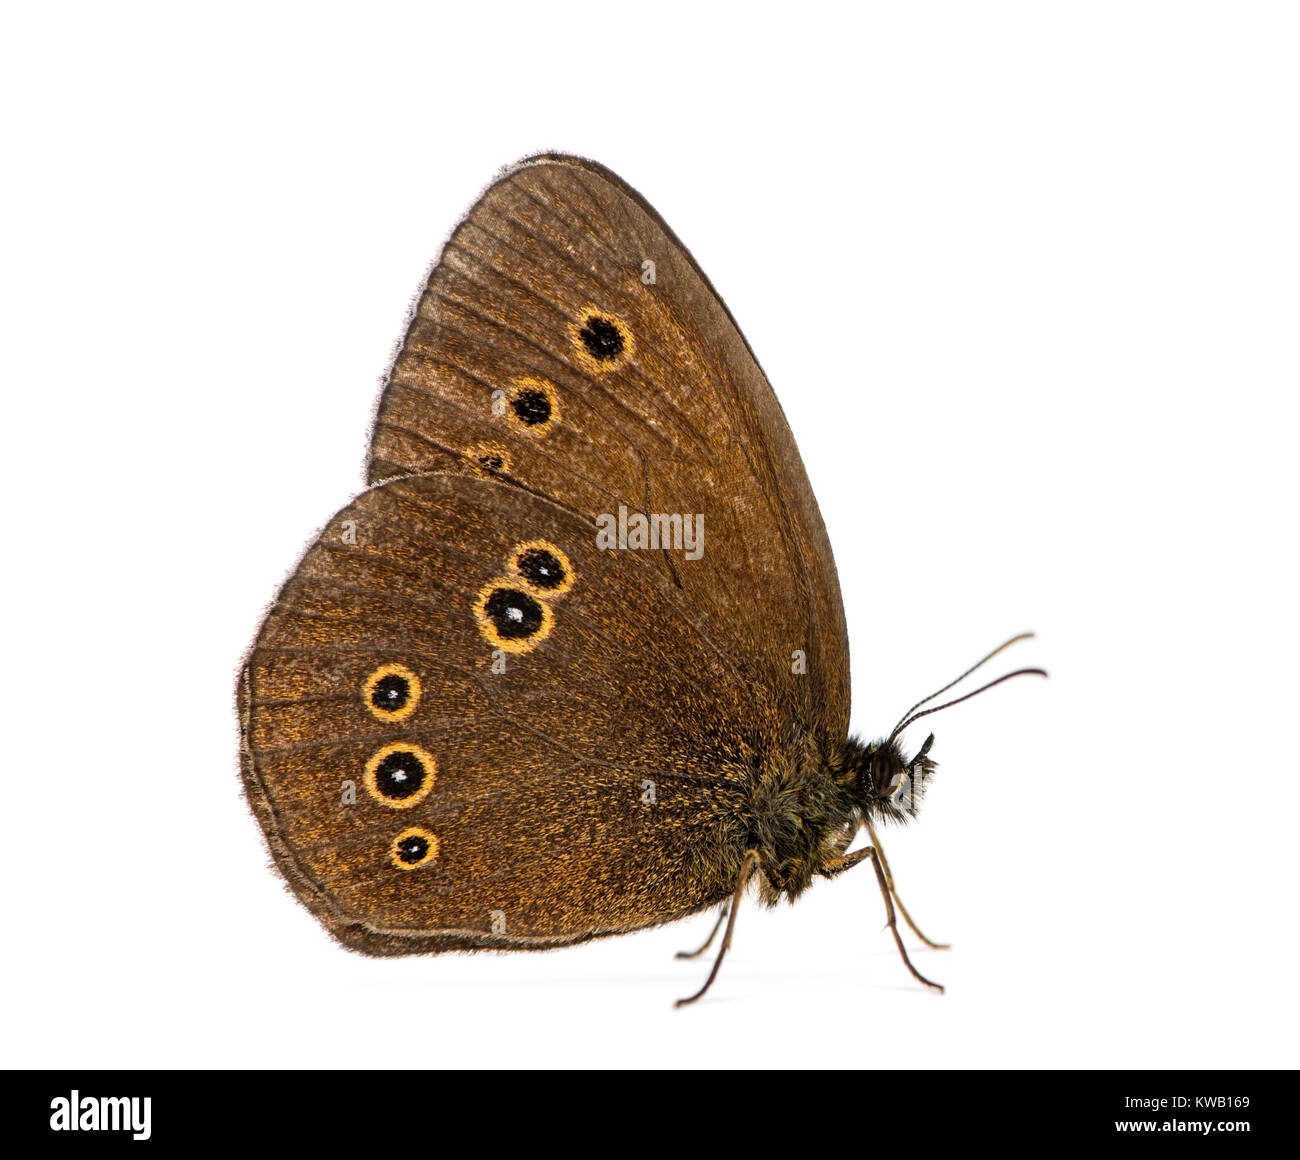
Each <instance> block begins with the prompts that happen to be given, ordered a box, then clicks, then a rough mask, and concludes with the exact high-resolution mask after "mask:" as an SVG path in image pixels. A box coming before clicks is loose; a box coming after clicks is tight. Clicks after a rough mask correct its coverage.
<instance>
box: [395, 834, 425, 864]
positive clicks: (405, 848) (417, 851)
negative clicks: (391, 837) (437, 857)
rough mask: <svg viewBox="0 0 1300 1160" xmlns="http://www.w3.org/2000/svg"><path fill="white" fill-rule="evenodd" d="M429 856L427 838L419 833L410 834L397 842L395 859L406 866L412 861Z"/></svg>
mask: <svg viewBox="0 0 1300 1160" xmlns="http://www.w3.org/2000/svg"><path fill="white" fill-rule="evenodd" d="M428 856H429V839H428V838H425V837H422V836H421V835H420V834H412V835H411V836H410V837H409V838H403V839H402V840H401V841H400V842H398V843H397V860H398V861H399V862H405V863H406V864H407V865H408V866H409V865H410V864H411V863H412V862H423V861H424V859H425V858H427V857H428Z"/></svg>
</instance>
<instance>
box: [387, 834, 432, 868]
mask: <svg viewBox="0 0 1300 1160" xmlns="http://www.w3.org/2000/svg"><path fill="white" fill-rule="evenodd" d="M389 855H390V856H391V858H392V860H393V865H395V866H396V867H397V868H398V869H399V870H414V869H415V868H416V867H417V866H420V865H423V864H424V863H425V862H428V861H431V860H432V859H434V858H436V857H437V856H438V839H437V838H436V837H435V836H434V835H433V834H431V833H430V832H429V831H428V830H425V829H422V828H421V827H419V826H412V827H411V829H409V830H403V831H402V832H401V833H400V834H398V835H397V837H396V838H394V839H393V844H392V846H390V847H389Z"/></svg>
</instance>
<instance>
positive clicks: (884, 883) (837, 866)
mask: <svg viewBox="0 0 1300 1160" xmlns="http://www.w3.org/2000/svg"><path fill="white" fill-rule="evenodd" d="M873 837H874V835H873ZM868 858H870V859H871V864H872V865H873V866H874V867H875V868H876V881H877V883H879V885H880V893H881V895H882V896H883V897H884V900H885V914H886V915H888V921H887V922H886V924H885V925H886V926H888V927H889V933H890V934H892V935H893V936H894V945H895V946H897V947H898V953H899V954H900V955H902V956H903V962H904V963H905V964H906V966H907V969H908V970H909V971H911V972H912V977H913V978H914V979H916V980H917V981H918V982H921V983H924V984H925V985H926V986H927V987H933V988H934V989H935V990H936V991H942V990H943V988H942V987H941V986H940V985H939V984H938V983H932V982H931V981H930V980H929V979H927V978H926V977H925V976H924V975H923V974H921V972H920V971H918V970H917V969H916V968H915V967H914V966H912V960H911V959H910V958H908V957H907V948H906V947H905V946H904V945H903V938H902V935H900V934H899V933H898V921H897V919H896V917H895V915H894V900H893V898H892V897H891V892H890V884H889V879H888V878H887V877H886V876H885V871H884V869H883V868H882V867H883V865H884V863H883V860H882V859H881V857H880V851H878V850H877V849H876V848H875V847H874V846H864V847H863V848H862V849H861V850H855V851H854V852H853V853H852V854H845V855H844V856H843V857H842V858H832V859H831V860H830V861H829V862H827V863H826V865H825V866H823V867H822V868H821V869H820V870H819V871H818V873H819V874H820V875H821V876H822V877H823V878H834V877H835V876H836V875H837V874H843V873H844V871H845V870H850V869H852V868H853V867H854V866H856V865H857V864H858V863H859V862H863V861H865V860H866V859H868ZM912 929H913V930H915V929H916V928H915V927H913V928H912Z"/></svg>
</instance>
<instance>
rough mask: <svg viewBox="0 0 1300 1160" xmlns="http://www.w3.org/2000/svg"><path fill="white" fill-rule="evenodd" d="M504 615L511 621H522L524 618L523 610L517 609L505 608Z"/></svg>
mask: <svg viewBox="0 0 1300 1160" xmlns="http://www.w3.org/2000/svg"><path fill="white" fill-rule="evenodd" d="M506 615H507V616H508V617H509V618H510V619H511V620H523V618H524V614H523V610H522V609H519V608H507V609H506Z"/></svg>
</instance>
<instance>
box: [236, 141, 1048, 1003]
mask: <svg viewBox="0 0 1300 1160" xmlns="http://www.w3.org/2000/svg"><path fill="white" fill-rule="evenodd" d="M368 480H369V485H370V486H369V489H368V490H367V491H365V492H363V493H362V494H361V495H360V496H359V497H358V498H357V499H355V500H354V501H353V502H352V503H350V504H348V506H347V507H345V508H343V510H342V511H340V512H339V513H338V514H337V515H336V516H335V517H334V519H333V520H331V521H330V523H329V525H328V526H327V527H326V528H325V530H324V532H323V533H322V534H321V535H320V537H319V538H318V539H317V540H316V542H315V543H314V544H313V545H312V546H311V547H310V548H309V549H308V551H307V553H306V554H305V556H304V557H303V559H302V561H301V562H300V563H299V565H298V568H297V570H296V571H295V572H294V574H293V575H292V576H291V577H290V579H289V580H288V581H287V583H286V584H285V585H284V587H283V589H282V590H281V591H280V594H279V596H278V597H277V599H276V601H275V603H274V605H273V607H272V608H271V611H270V612H269V614H268V615H267V617H266V619H265V621H264V622H263V624H262V626H261V630H260V632H259V633H258V637H257V640H256V643H255V644H254V646H253V648H252V650H251V652H250V653H249V655H248V657H247V660H246V662H245V665H244V667H243V671H242V673H241V677H240V681H239V691H238V704H239V715H240V725H241V732H242V744H241V766H242V774H243V781H244V787H245V791H246V794H247V797H248V801H249V803H250V805H251V807H252V810H253V812H254V814H255V816H256V817H257V820H258V822H259V823H260V824H261V826H262V829H263V831H264V832H265V835H266V840H267V842H268V845H269V847H270V850H271V853H272V855H273V857H274V860H275V863H276V865H277V866H278V868H279V870H280V871H281V872H282V874H283V875H284V877H285V878H286V879H287V881H288V883H289V885H290V887H291V888H292V889H293V891H294V893H295V894H296V895H297V896H298V898H299V899H300V900H301V901H302V902H303V903H304V904H305V905H306V906H307V908H308V909H309V910H310V911H311V912H312V913H313V914H314V915H315V916H316V917H317V919H318V920H319V921H320V922H321V923H322V924H323V925H324V926H325V928H326V929H327V930H328V931H329V932H330V934H332V935H333V936H334V937H335V938H336V939H337V940H338V941H339V942H341V943H342V944H343V945H344V946H346V947H349V948H351V949H352V950H356V951H361V952H362V953H365V954H369V955H407V954H425V953H438V952H442V951H456V950H480V949H493V950H540V949H544V948H548V947H559V946H566V945H569V944H573V943H580V942H584V941H586V940H588V939H593V938H600V937H603V936H606V935H613V934H621V933H625V932H628V931H633V930H638V929H641V928H645V927H650V926H656V925H659V924H661V923H666V922H671V921H673V920H675V919H679V918H683V917H685V916H687V915H691V914H695V913H697V912H700V911H703V910H706V909H708V908H711V907H719V908H720V910H719V918H718V923H717V924H716V925H715V926H714V933H713V935H711V936H710V938H709V942H706V943H705V946H704V947H701V948H700V951H703V950H704V949H705V947H707V946H709V945H710V943H711V942H712V941H713V937H714V935H716V934H717V931H718V928H719V927H720V926H721V923H722V921H723V919H724V918H725V919H726V921H727V929H726V934H725V937H724V939H723V942H722V945H721V950H720V952H719V954H718V956H717V959H716V960H715V962H714V965H713V970H712V972H711V973H710V974H709V976H708V980H707V981H706V983H705V984H704V986H703V987H702V988H701V989H700V990H699V991H698V992H697V993H696V994H695V995H692V996H691V997H690V999H684V1000H680V1002H682V1003H685V1002H691V1001H692V1000H694V999H696V998H698V997H699V996H700V995H702V994H703V993H704V991H706V990H707V989H708V987H709V986H710V985H711V984H712V982H713V980H714V978H715V977H716V975H717V972H718V967H719V966H720V964H721V961H722V957H723V955H725V953H726V950H727V947H728V945H729V943H730V939H731V933H732V927H733V924H734V923H735V919H736V910H737V904H738V902H739V900H740V898H741V896H742V894H743V893H744V891H745V889H746V886H747V885H748V884H749V882H750V881H751V880H753V879H756V880H757V882H758V884H759V888H760V893H761V896H762V898H763V900H764V901H765V902H767V903H769V904H771V903H774V902H775V901H777V900H778V899H781V898H794V897H796V896H798V895H799V894H801V893H802V892H803V891H804V890H805V889H807V887H808V886H809V885H810V884H811V883H812V881H813V879H814V878H816V877H819V876H820V877H824V878H829V877H833V876H834V875H837V874H840V873H842V872H843V871H845V870H847V869H849V868H850V867H852V866H855V865H857V864H858V863H859V862H862V861H864V860H868V859H869V860H870V861H871V862H872V864H873V866H874V868H875V874H876V878H877V882H878V885H879V887H880V890H881V893H882V895H883V896H884V901H885V908H886V913H887V917H888V922H889V926H890V928H891V930H892V931H893V934H894V939H895V941H896V943H897V946H898V949H899V952H900V954H901V955H902V957H903V960H904V962H906V963H907V966H908V968H909V970H911V972H912V974H913V975H914V976H916V978H917V979H918V980H920V981H921V982H923V983H926V984H927V985H930V986H935V984H933V983H930V982H929V980H927V979H925V978H924V977H923V976H922V975H921V974H920V973H919V972H918V971H917V970H916V968H915V967H913V966H912V964H911V962H910V960H908V957H907V952H906V950H905V948H904V945H903V941H902V939H901V937H900V936H899V932H898V929H897V925H896V921H895V908H896V907H897V910H898V911H899V912H901V913H902V914H903V916H904V918H905V920H906V921H907V922H908V923H909V924H910V925H912V928H913V930H915V929H916V928H915V925H914V924H911V919H910V918H909V917H908V916H907V913H906V911H905V910H904V909H903V907H902V904H901V903H900V902H898V896H897V892H896V891H895V889H894V885H893V881H892V878H891V876H890V872H889V867H888V864H887V862H886V861H885V858H884V855H883V853H882V852H881V850H880V843H879V839H878V837H877V835H876V832H875V828H874V823H875V822H877V821H879V820H881V819H888V820H904V819H906V818H907V817H908V816H910V814H911V813H912V812H913V810H914V803H915V801H916V799H917V798H918V797H919V796H920V793H921V791H922V789H923V788H924V784H925V781H926V779H927V777H928V776H929V774H930V773H931V772H932V771H933V769H934V767H935V766H934V762H933V760H932V759H931V758H930V757H929V750H930V745H931V743H932V742H933V735H931V737H930V738H929V739H928V740H927V741H926V742H925V743H924V744H923V745H922V746H921V749H920V751H919V752H918V753H916V754H915V756H913V757H910V758H908V757H905V756H904V754H903V751H902V749H901V748H900V745H899V741H898V737H899V734H900V732H901V731H902V729H903V728H904V727H905V726H906V725H908V724H910V723H911V721H912V720H914V719H915V718H916V717H920V716H923V715H924V713H919V712H916V710H917V709H918V708H919V707H920V705H921V704H925V703H926V701H929V700H932V699H933V698H926V701H923V702H920V703H919V704H918V705H917V706H914V707H913V709H912V710H909V713H908V714H905V715H904V720H903V721H902V722H900V724H899V726H898V727H897V728H895V729H894V730H893V732H892V733H891V734H890V735H889V736H888V738H886V739H884V740H881V741H876V742H873V743H870V744H863V743H861V742H859V741H858V740H856V739H854V738H851V737H849V735H848V726H849V655H848V640H847V637H846V629H845V620H844V610H843V607H842V605H841V602H840V590H839V581H838V578H837V575H836V571H835V562H834V559H833V557H832V555H831V546H830V542H829V540H828V539H827V535H826V530H825V528H824V527H823V524H822V519H821V515H820V514H819V512H818V509H817V502H816V500H815V499H814V497H813V494H812V490H811V488H810V486H809V483H808V478H807V476H806V474H805V472H804V468H803V464H802V462H801V461H800V458H799V452H798V450H797V449H796V447H795V442H794V438H793V436H792V435H791V433H790V429H789V427H788V426H787V425H786V421H785V417H784V415H783V413H782V411H781V407H780V405H779V403H778V402H777V399H776V396H775V395H774V394H773V392H772V388H771V387H770V386H769V384H768V381H767V379H766V377H765V376H764V374H763V372H762V370H761V369H760V367H759V365H758V362H757V361H756V360H755V358H754V355H753V353H752V352H751V350H750V348H749V346H748V344H747V343H746V341H745V339H744V337H743V336H742V335H741V333H740V330H739V329H738V328H737V326H736V324H735V322H734V320H733V319H732V317H731V315H730V313H729V312H728V310H727V308H726V306H725V305H724V304H723V303H722V300H721V299H720V298H719V297H718V295H717V294H716V293H715V292H714V290H713V288H712V286H711V285H710V283H709V281H708V279H707V278H706V277H705V276H704V274H703V273H702V272H701V271H700V269H699V267H698V266H697V265H696V264H695V262H694V260H693V259H692V258H691V255H690V253H689V252H688V251H687V250H686V248H685V247H684V246H683V245H682V244H681V243H680V242H679V241H678V240H677V238H676V236H675V235H674V234H673V233H672V231H671V230H670V229H669V228H668V226H667V225H666V224H665V223H664V222H663V220H662V219H661V218H660V217H659V215H658V214H657V213H655V211H654V210H653V209H652V208H651V207H650V206H649V205H648V204H647V202H646V201H645V200H644V199H643V198H642V197H641V196H640V195H639V194H638V193H636V192H635V191H634V190H633V189H631V188H629V187H628V186H627V185H626V184H624V183H623V182H622V181H621V180H619V178H617V177H616V176H615V175H614V174H612V173H611V172H609V171H608V170H607V169H605V168H603V167H602V166H599V165H597V164H594V163H593V162H590V161H586V160H583V159H580V158H577V157H570V156H563V155H558V154H544V155H539V156H535V157H531V158H528V159H526V160H524V161H522V162H520V163H519V164H518V165H516V166H514V167H512V168H510V169H508V170H507V171H505V172H504V173H503V175H502V176H501V177H500V178H499V179H498V180H497V181H496V182H495V183H494V184H493V185H492V186H491V187H489V188H488V190H487V191H486V192H485V193H484V194H483V195H482V197H481V198H480V199H479V201H478V202H477V204H475V205H474V207H473V208H472V209H471V210H470V212H469V214H468V215H467V216H466V217H465V219H464V220H463V221H462V222H461V223H460V225H459V226H458V227H457V228H456V230H455V232H454V233H453V234H452V236H451V238H450V240H449V241H448V242H447V243H446V245H445V247H444V248H443V251H442V254H441V256H440V258H439V260H438V262H437V263H436V265H435V267H434V269H433V271H432V274H431V275H430V277H429V280H428V285H427V286H426V288H425V289H424V291H423V294H422V295H421V296H420V298H419V300H418V303H417V304H416V306H415V308H414V310H413V312H412V315H411V318H410V321H409V326H408V329H407V332H406V337H405V341H404V342H403V344H402V347H401V349H400V352H399V353H398V355H397V358H396V359H395V361H394V363H393V365H392V368H391V370H390V372H389V374H388V377H387V379H386V382H385V385H384V389H383V393H382V396H381V399H380V402H379V408H378V412H377V415H376V418H375V422H374V428H373V433H372V440H371V445H370V456H369V467H368ZM1016 639H1019V638H1016ZM1008 643H1010V642H1008ZM1004 647H1005V646H1004ZM990 655H992V654H990ZM985 659H988V658H985ZM981 663H983V662H981ZM976 667H978V666H976ZM971 671H973V670H971ZM1022 671H1025V672H1029V671H1034V672H1039V671H1041V670H1022ZM964 675H966V674H963V676H964ZM1008 675H1009V676H1010V675H1015V674H1008ZM959 679H960V678H959ZM1002 679H1006V678H1002ZM953 683H954V684H955V683H956V682H953ZM994 683H997V682H994ZM947 687H951V686H947ZM986 687H988V686H986ZM943 691H944V690H940V692H943ZM970 695H971V696H973V695H974V694H970ZM934 696H935V697H937V696H938V694H937V693H936V694H934ZM963 699H964V698H963ZM953 703H955V702H953ZM940 707H942V706H940ZM934 711H935V710H933V709H931V710H926V711H925V712H934ZM863 828H865V829H866V831H867V834H868V837H869V839H870V845H868V846H866V847H864V848H862V849H859V850H857V851H856V852H853V853H849V852H848V851H849V847H850V845H851V843H852V841H853V839H854V837H855V835H856V834H857V833H858V832H859V831H860V830H862V829H863ZM916 933H917V934H918V935H919V934H920V932H919V931H917V932H916ZM921 937H924V936H921ZM926 941H928V940H926ZM931 945H935V944H931ZM700 951H697V952H694V953H695V954H698V953H700ZM685 957H692V956H685Z"/></svg>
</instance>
